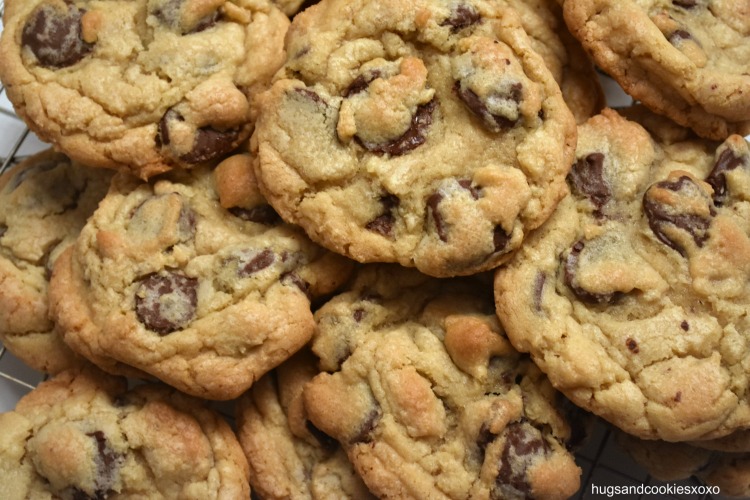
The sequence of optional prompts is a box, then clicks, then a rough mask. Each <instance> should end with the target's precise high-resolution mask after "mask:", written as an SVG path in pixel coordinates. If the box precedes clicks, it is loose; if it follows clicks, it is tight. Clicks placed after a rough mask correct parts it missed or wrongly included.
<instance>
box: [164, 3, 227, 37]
mask: <svg viewBox="0 0 750 500" xmlns="http://www.w3.org/2000/svg"><path fill="white" fill-rule="evenodd" d="M183 3H184V0H169V1H168V2H165V3H164V4H162V5H161V6H160V7H159V8H158V9H156V10H154V12H153V14H154V16H156V18H157V19H158V20H159V21H160V22H161V24H162V25H164V26H167V27H168V28H170V29H172V30H175V31H179V32H180V33H181V34H183V35H187V34H191V33H198V32H200V31H204V30H206V29H208V28H210V27H211V26H213V25H214V24H216V22H217V21H218V20H219V11H218V10H215V11H213V12H211V13H210V14H208V15H206V16H204V17H202V18H200V19H198V21H197V22H196V23H195V25H194V26H190V27H187V28H183V27H182V26H181V25H180V18H181V9H182V5H183Z"/></svg>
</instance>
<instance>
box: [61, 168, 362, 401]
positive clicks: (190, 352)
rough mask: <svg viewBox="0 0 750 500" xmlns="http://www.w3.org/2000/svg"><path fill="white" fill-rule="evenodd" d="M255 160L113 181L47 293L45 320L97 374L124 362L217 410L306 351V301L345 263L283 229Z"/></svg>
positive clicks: (325, 288)
mask: <svg viewBox="0 0 750 500" xmlns="http://www.w3.org/2000/svg"><path fill="white" fill-rule="evenodd" d="M251 161H252V158H251V157H250V156H249V155H237V156H233V157H230V158H229V159H227V160H225V161H224V162H222V163H221V164H220V165H219V166H218V167H217V168H216V170H215V171H212V170H209V169H206V168H196V169H192V170H188V171H184V170H183V171H177V170H175V171H173V172H171V173H169V174H165V175H163V176H160V177H158V178H156V179H154V180H153V181H152V182H148V183H146V182H142V181H139V180H138V179H136V178H134V177H132V176H130V175H127V174H118V175H117V176H115V178H114V179H113V181H112V189H111V190H110V192H109V194H108V195H107V196H106V197H105V199H104V200H103V201H102V202H101V204H100V206H99V208H98V209H97V211H96V212H95V213H94V214H93V215H92V217H91V218H90V219H89V221H88V223H87V224H86V226H85V227H84V228H83V230H82V231H81V234H80V236H79V238H78V240H77V241H76V244H75V246H74V247H72V248H71V249H70V250H69V251H67V252H66V253H64V254H63V255H61V256H60V258H59V259H58V261H57V263H56V265H55V269H54V273H53V276H52V281H51V283H50V290H49V294H50V305H51V314H52V316H53V318H54V319H55V320H56V321H57V323H58V325H59V328H60V332H61V333H62V335H63V337H64V339H65V341H66V342H67V343H68V344H69V345H70V346H71V347H72V348H73V349H74V350H76V351H77V352H79V353H80V354H82V355H84V356H85V357H87V358H88V359H90V360H92V361H93V362H94V363H95V364H97V365H98V366H100V367H101V368H103V369H104V370H106V371H112V372H114V373H118V370H117V367H116V366H113V362H120V363H122V364H125V365H129V366H132V367H135V368H137V369H138V370H141V371H143V372H145V373H148V374H150V375H152V376H154V377H157V378H159V379H161V380H162V381H164V382H166V383H168V384H170V385H173V386H174V387H176V388H178V389H180V390H182V391H184V392H186V393H188V394H191V395H195V396H200V397H203V398H207V399H222V400H223V399H232V398H235V397H237V396H239V395H240V394H241V393H243V392H244V391H245V390H246V389H248V388H249V387H250V386H251V385H252V383H253V382H254V381H255V380H257V379H258V378H260V376H261V375H262V374H263V373H265V372H266V371H268V370H270V369H271V368H273V367H275V366H276V365H278V364H280V363H281V362H282V361H284V360H285V359H287V358H288V357H289V356H291V355H292V354H293V353H294V352H295V351H297V350H298V349H299V348H300V347H302V346H303V345H304V344H305V343H307V341H308V340H309V339H310V337H311V336H312V333H313V328H314V322H313V316H312V312H311V300H313V299H315V298H318V297H321V296H322V295H324V294H327V293H329V292H331V291H333V290H334V289H335V288H336V287H337V286H338V285H339V284H341V283H342V282H343V281H344V280H346V279H347V276H348V274H349V271H350V270H351V267H352V263H351V262H350V261H348V260H346V259H344V258H343V257H341V256H338V255H335V254H332V253H330V252H328V251H326V250H324V249H322V248H320V247H318V246H317V245H315V244H314V243H312V242H311V241H310V240H309V239H308V238H307V237H306V236H305V234H304V232H302V231H301V230H300V229H299V228H296V227H293V226H291V225H289V224H284V223H283V222H282V221H281V220H280V219H279V217H278V215H277V214H276V213H275V212H274V211H273V210H272V209H270V207H269V206H268V205H267V204H266V202H265V200H263V198H262V197H261V196H260V195H259V193H258V191H257V186H256V185H255V183H254V179H253V177H252V169H251V168H250V165H249V164H250V162H251Z"/></svg>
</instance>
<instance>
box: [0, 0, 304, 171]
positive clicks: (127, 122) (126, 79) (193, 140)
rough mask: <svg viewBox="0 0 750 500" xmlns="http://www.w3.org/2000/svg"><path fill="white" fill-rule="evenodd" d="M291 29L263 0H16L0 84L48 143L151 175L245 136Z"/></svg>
mask: <svg viewBox="0 0 750 500" xmlns="http://www.w3.org/2000/svg"><path fill="white" fill-rule="evenodd" d="M288 24H289V21H288V19H287V17H286V16H285V15H284V14H283V13H281V12H280V11H279V10H278V9H277V8H276V7H274V6H273V5H272V4H271V3H270V2H266V1H263V0H260V1H258V0H252V1H251V0H239V1H233V2H229V1H226V0H210V1H202V0H136V1H125V0H117V1H111V2H105V3H102V2H98V1H94V0H76V1H63V0H32V1H27V0H9V1H7V2H5V15H4V29H3V33H2V38H1V39H0V80H2V82H3V83H4V85H5V90H6V92H7V95H8V98H9V99H10V101H11V102H12V103H13V106H14V108H15V110H16V112H17V113H18V115H19V116H21V117H22V118H23V119H24V120H25V121H26V123H27V124H28V125H29V126H30V127H31V129H32V130H33V131H34V132H36V133H37V135H38V136H39V137H40V138H41V139H42V140H44V141H47V142H51V143H53V144H55V145H56V146H57V147H58V148H59V149H60V150H62V151H64V152H65V153H67V154H68V155H69V156H70V157H71V158H74V159H76V160H79V161H81V162H83V163H85V164H87V165H92V166H98V167H108V168H117V169H122V170H128V171H130V172H132V173H134V174H135V175H137V176H140V177H142V178H147V177H150V176H152V175H155V174H158V173H160V172H164V171H166V170H169V169H172V168H175V167H179V168H192V167H194V166H196V165H201V164H205V163H210V162H212V161H213V162H214V163H215V160H217V159H220V158H221V157H222V156H224V155H226V154H227V153H228V152H229V151H231V150H232V149H234V148H235V147H237V146H238V145H239V144H241V143H243V142H244V141H245V140H246V139H247V138H248V136H249V135H250V133H251V131H252V126H253V125H252V124H253V121H254V118H253V112H252V106H251V100H252V99H253V97H254V96H255V94H256V93H257V92H258V91H260V90H261V89H263V88H264V87H265V86H266V84H267V83H268V80H269V79H270V77H271V75H273V73H274V71H276V69H278V67H279V66H280V65H281V64H282V62H283V60H284V53H283V38H284V34H285V33H286V29H287V27H288Z"/></svg>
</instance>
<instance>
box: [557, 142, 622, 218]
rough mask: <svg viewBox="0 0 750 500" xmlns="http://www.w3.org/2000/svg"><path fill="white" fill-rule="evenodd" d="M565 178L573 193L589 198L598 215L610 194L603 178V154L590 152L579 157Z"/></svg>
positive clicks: (598, 215)
mask: <svg viewBox="0 0 750 500" xmlns="http://www.w3.org/2000/svg"><path fill="white" fill-rule="evenodd" d="M567 180H568V184H569V185H570V187H571V190H572V191H573V193H574V194H576V195H578V196H585V197H586V198H588V199H589V200H591V203H593V204H594V214H595V215H596V216H597V217H600V216H601V215H602V208H603V207H604V205H606V204H607V202H608V201H609V199H610V197H611V196H612V192H611V191H610V189H609V186H608V185H607V181H605V180H604V155H603V154H602V153H591V154H589V155H586V156H585V157H584V158H579V159H578V160H577V161H576V162H575V163H574V164H573V167H572V168H571V169H570V173H569V174H568V177H567Z"/></svg>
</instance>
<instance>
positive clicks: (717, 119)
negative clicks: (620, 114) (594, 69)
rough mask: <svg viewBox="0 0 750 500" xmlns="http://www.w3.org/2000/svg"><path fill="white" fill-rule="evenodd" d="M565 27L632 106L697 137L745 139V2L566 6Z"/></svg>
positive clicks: (619, 1) (748, 108) (665, 0)
mask: <svg viewBox="0 0 750 500" xmlns="http://www.w3.org/2000/svg"><path fill="white" fill-rule="evenodd" d="M563 9H564V16H565V21H566V23H567V25H568V27H569V28H570V31H571V33H572V34H573V35H574V36H575V37H576V38H577V39H578V40H580V42H581V44H582V45H583V47H584V48H585V49H586V50H587V51H588V52H589V54H590V55H591V56H592V58H593V59H594V61H595V62H596V64H597V65H599V66H600V67H601V68H602V69H603V70H604V71H605V72H606V73H607V74H609V75H610V76H611V77H612V78H614V79H615V80H616V81H617V82H618V83H619V84H620V85H621V86H622V88H623V89H624V90H625V91H626V92H627V93H628V94H630V95H631V96H632V97H633V98H634V99H635V100H637V101H640V102H641V103H643V104H644V105H646V106H648V107H649V108H650V109H651V110H653V111H655V112H658V113H660V114H663V115H666V116H668V117H669V118H671V119H672V120H674V121H675V122H677V123H679V124H681V125H683V126H687V127H691V128H692V129H694V130H695V131H696V132H697V133H698V134H699V135H701V136H702V137H706V138H710V139H714V140H723V139H725V138H727V137H728V136H729V135H731V134H740V135H747V134H750V65H748V61H750V4H748V2H747V1H745V0H742V1H739V2H738V1H735V0H637V1H636V0H565V1H564V6H563Z"/></svg>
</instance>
